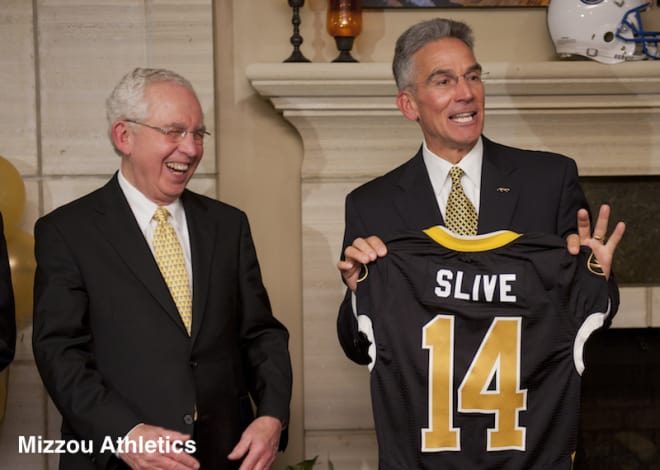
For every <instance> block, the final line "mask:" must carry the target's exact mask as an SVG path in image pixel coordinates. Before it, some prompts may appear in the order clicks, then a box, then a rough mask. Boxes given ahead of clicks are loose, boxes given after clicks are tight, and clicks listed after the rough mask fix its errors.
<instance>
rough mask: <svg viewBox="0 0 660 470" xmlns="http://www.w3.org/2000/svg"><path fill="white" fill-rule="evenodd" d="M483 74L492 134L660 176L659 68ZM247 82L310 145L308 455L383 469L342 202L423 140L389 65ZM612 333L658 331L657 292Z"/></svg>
mask: <svg viewBox="0 0 660 470" xmlns="http://www.w3.org/2000/svg"><path fill="white" fill-rule="evenodd" d="M483 67H484V71H485V72H487V73H488V75H487V77H486V96H487V97H486V109H487V119H486V128H485V134H486V135H488V136H489V137H490V138H492V139H494V140H497V141H500V142H503V143H506V144H509V145H514V146H519V147H524V148H535V149H547V150H552V151H555V152H559V153H564V154H566V155H570V156H571V157H573V158H575V160H576V161H577V163H578V166H579V168H580V173H581V174H582V175H584V176H611V175H624V176H628V175H653V176H657V175H660V132H658V123H660V65H659V64H658V63H657V62H636V63H627V64H620V65H617V66H605V65H603V64H599V63H596V62H568V63H567V62H548V63H521V64H505V63H486V64H483ZM247 75H248V78H249V80H250V82H251V84H252V86H253V87H254V88H255V89H256V90H257V92H258V93H259V94H260V95H261V96H263V97H264V98H267V99H268V100H270V101H271V103H272V104H273V106H274V107H275V109H277V110H278V111H280V112H281V113H282V115H283V117H284V118H285V119H286V120H287V121H289V122H290V123H291V124H292V125H293V126H294V127H295V128H296V129H297V130H298V132H299V133H300V135H301V137H302V141H303V147H304V158H303V164H302V170H301V175H302V179H301V184H302V186H301V189H302V195H303V204H302V205H303V207H302V225H303V322H304V324H303V331H304V340H303V345H304V348H305V351H304V389H305V397H304V403H305V407H304V412H305V444H306V449H307V451H306V453H307V455H315V454H319V455H321V457H324V456H329V458H330V459H331V460H332V461H333V463H334V464H335V466H337V467H338V468H342V469H344V468H347V469H350V468H355V469H358V468H361V469H364V468H373V469H375V468H376V464H375V462H376V459H375V450H374V449H375V440H374V438H373V433H372V432H371V431H370V430H371V429H372V426H373V423H372V419H371V409H370V404H369V399H368V396H369V392H368V387H367V379H366V372H365V371H364V370H363V369H362V368H358V367H356V366H354V365H352V364H351V363H349V362H348V360H347V359H345V358H344V356H343V353H342V352H341V350H340V348H339V346H338V343H337V340H336V336H335V319H336V311H337V306H338V304H339V301H340V299H341V297H342V294H343V289H342V286H341V283H340V281H339V275H338V273H337V271H336V269H335V263H336V260H337V259H338V258H339V255H340V246H341V240H342V233H343V228H344V214H343V209H344V207H343V206H344V197H345V195H346V194H347V193H348V192H349V191H350V190H351V189H353V188H354V187H356V186H357V185H359V184H361V183H363V182H365V181H367V180H369V179H371V178H373V177H375V176H378V175H381V174H383V173H385V172H386V171H388V170H390V169H392V168H394V167H395V166H397V165H399V164H400V163H402V162H403V161H405V160H407V159H408V158H410V156H412V154H413V153H414V152H415V151H416V150H417V148H418V147H419V145H420V139H421V134H420V131H419V129H418V127H417V125H416V124H415V123H411V122H408V121H407V120H405V119H404V118H403V117H402V116H401V114H400V112H399V111H398V109H397V108H396V105H395V100H394V97H395V95H396V88H395V85H394V81H393V79H392V77H391V72H390V65H389V64H385V63H358V64H319V63H312V64H275V63H273V64H253V65H250V66H249V67H248V69H247ZM615 326H620V327H624V326H625V327H646V326H655V327H658V326H660V287H649V286H641V287H625V288H623V289H622V305H621V309H620V313H619V316H618V317H617V319H616V323H615ZM337 383H342V387H341V394H338V388H337V387H336V384H337Z"/></svg>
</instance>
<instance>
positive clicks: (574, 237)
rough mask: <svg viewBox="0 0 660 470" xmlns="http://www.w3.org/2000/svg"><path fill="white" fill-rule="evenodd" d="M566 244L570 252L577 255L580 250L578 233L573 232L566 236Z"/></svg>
mask: <svg viewBox="0 0 660 470" xmlns="http://www.w3.org/2000/svg"><path fill="white" fill-rule="evenodd" d="M566 245H567V247H568V252H569V253H570V254H572V255H577V254H578V253H579V252H580V237H579V235H578V234H576V233H573V234H571V235H569V236H568V237H566Z"/></svg>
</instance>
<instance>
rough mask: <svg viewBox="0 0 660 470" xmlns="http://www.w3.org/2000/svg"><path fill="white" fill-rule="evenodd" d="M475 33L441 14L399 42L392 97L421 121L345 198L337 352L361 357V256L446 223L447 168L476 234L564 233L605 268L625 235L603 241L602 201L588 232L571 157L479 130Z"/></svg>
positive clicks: (614, 294)
mask: <svg viewBox="0 0 660 470" xmlns="http://www.w3.org/2000/svg"><path fill="white" fill-rule="evenodd" d="M473 42H474V41H473V34H472V30H471V29H470V28H469V26H468V25H466V24H465V23H462V22H457V21H452V20H446V19H434V20H429V21H425V22H421V23H418V24H416V25H413V26H412V27H410V28H409V29H408V30H407V31H406V32H404V33H403V34H402V35H401V36H400V37H399V39H398V41H397V44H396V49H395V55H394V60H393V72H394V78H395V80H396V83H397V87H398V89H399V93H398V95H397V106H398V107H399V109H400V111H401V112H402V114H403V115H404V116H405V117H406V118H407V119H409V120H411V121H416V122H417V123H418V124H419V126H420V128H421V131H422V134H423V137H424V142H423V145H422V147H421V148H420V150H419V152H418V153H417V154H416V155H415V156H414V157H413V158H412V159H411V160H409V161H408V162H406V163H404V164H403V165H401V166H400V167H398V168H396V169H394V170H392V171H391V172H390V173H388V174H386V175H384V176H382V177H380V178H376V179H375V180H373V181H370V182H368V183H366V184H365V185H363V186H361V187H359V188H357V189H356V190H355V191H353V192H352V193H351V194H349V195H348V197H347V198H346V228H345V232H344V245H343V246H344V252H343V254H344V256H343V258H342V260H341V261H339V263H338V265H337V266H338V268H339V270H340V272H341V274H342V276H343V279H344V282H345V283H346V285H347V286H348V289H347V293H346V297H345V299H344V301H343V302H342V304H341V306H340V310H339V317H338V323H337V327H338V334H339V340H340V343H341V345H342V347H343V349H344V352H345V353H346V354H347V356H348V357H349V358H351V359H352V360H354V361H356V362H358V363H361V364H366V363H368V362H369V357H368V355H367V352H366V348H367V346H368V342H367V341H365V339H364V338H363V337H362V336H360V335H359V334H358V332H357V323H356V319H355V315H354V312H353V308H352V305H351V298H352V293H353V292H355V289H356V284H357V279H358V276H359V274H360V270H361V268H362V265H363V264H366V263H369V262H371V261H374V260H375V259H376V258H377V257H381V256H386V254H387V248H386V246H385V244H384V243H383V241H382V240H383V239H384V238H387V237H388V236H390V235H393V234H396V233H399V232H402V231H406V230H421V229H425V228H428V227H430V226H433V225H448V224H446V219H447V207H448V200H449V197H450V194H451V193H452V185H453V182H452V178H451V176H450V175H451V174H452V173H453V172H454V171H457V170H458V171H460V177H459V181H460V183H461V186H462V187H461V192H462V193H463V194H464V195H465V197H466V198H467V199H468V200H469V202H470V205H471V206H472V208H471V211H474V214H475V218H476V224H475V225H476V227H475V233H474V234H483V233H488V232H492V231H495V230H513V231H516V232H520V233H525V232H545V233H551V234H556V235H559V236H561V237H564V238H566V239H567V245H568V247H567V249H568V250H569V252H571V253H572V254H577V253H578V250H579V246H580V244H583V245H589V246H591V247H592V248H593V249H594V253H595V254H596V256H597V257H598V260H599V262H600V264H601V265H602V267H603V270H604V272H606V274H607V275H609V272H610V268H611V263H612V257H613V255H614V251H615V249H616V246H617V244H618V242H619V240H620V239H621V237H622V236H623V232H624V229H625V226H624V224H623V223H621V222H620V223H619V224H618V225H617V226H616V228H615V229H614V231H613V232H612V234H611V236H610V238H609V240H607V243H605V241H606V230H607V225H608V218H609V207H607V206H603V207H602V208H601V210H600V211H599V215H598V219H597V221H596V224H595V226H594V231H593V234H592V232H591V226H590V221H589V213H588V210H587V201H586V198H585V196H584V193H583V191H582V189H581V187H580V184H579V181H578V172H577V166H576V164H575V162H574V161H573V160H572V159H570V158H568V157H565V156H562V155H558V154H553V153H549V152H536V151H529V150H522V149H516V148H512V147H507V146H504V145H501V144H498V143H495V142H493V141H491V140H489V139H487V138H486V137H484V136H483V135H482V133H483V128H484V118H485V116H484V108H485V90H484V85H483V81H482V73H481V65H480V64H479V63H478V62H477V60H476V58H475V56H474V51H473ZM610 290H611V298H612V299H613V301H614V302H615V305H613V306H612V314H614V312H616V308H617V305H616V304H617V302H618V300H617V299H618V290H617V286H616V283H615V282H614V279H613V278H610Z"/></svg>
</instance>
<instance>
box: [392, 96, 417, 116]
mask: <svg viewBox="0 0 660 470" xmlns="http://www.w3.org/2000/svg"><path fill="white" fill-rule="evenodd" d="M396 105H397V107H398V108H399V110H400V111H401V113H402V114H403V115H404V117H405V118H406V119H409V120H410V121H417V120H418V119H419V113H418V112H417V102H416V101H415V97H414V95H413V94H412V93H411V92H409V91H406V90H402V91H400V92H399V94H398V95H396Z"/></svg>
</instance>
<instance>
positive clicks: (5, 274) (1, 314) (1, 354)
mask: <svg viewBox="0 0 660 470" xmlns="http://www.w3.org/2000/svg"><path fill="white" fill-rule="evenodd" d="M15 315H16V313H15V311H14V291H13V288H12V283H11V270H10V269H9V253H7V243H6V241H5V232H4V224H3V222H2V214H0V371H3V370H4V369H5V367H7V366H8V365H9V363H10V362H11V361H12V359H14V351H15V348H16V316H15Z"/></svg>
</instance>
